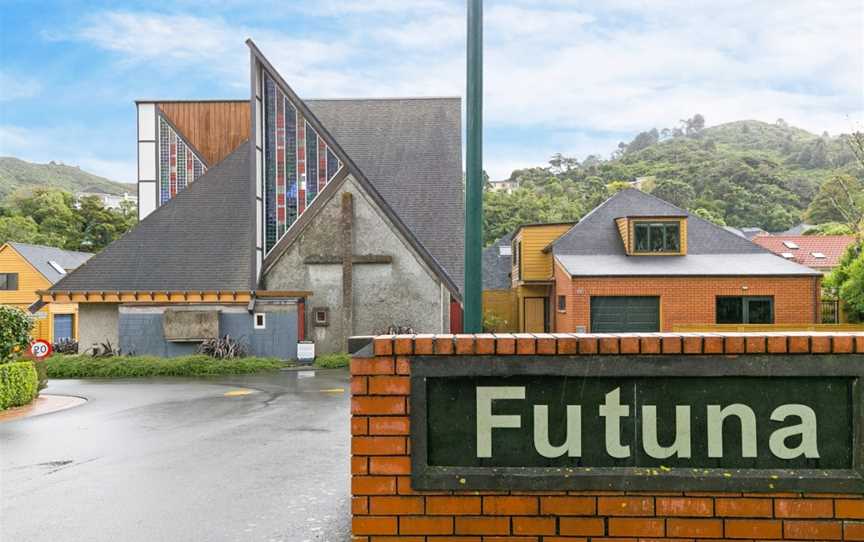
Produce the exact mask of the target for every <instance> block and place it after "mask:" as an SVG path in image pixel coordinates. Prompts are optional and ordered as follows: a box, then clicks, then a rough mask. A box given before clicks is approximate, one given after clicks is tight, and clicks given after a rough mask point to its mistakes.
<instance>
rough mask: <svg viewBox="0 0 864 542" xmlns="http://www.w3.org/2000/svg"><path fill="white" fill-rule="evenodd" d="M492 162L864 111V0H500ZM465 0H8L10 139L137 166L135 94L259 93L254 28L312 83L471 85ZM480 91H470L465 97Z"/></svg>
mask: <svg viewBox="0 0 864 542" xmlns="http://www.w3.org/2000/svg"><path fill="white" fill-rule="evenodd" d="M484 10H485V13H484V40H485V51H484V56H485V65H484V78H485V79H484V87H485V88H484V168H485V169H486V170H487V171H488V172H489V173H490V175H491V177H492V178H493V179H503V178H507V177H508V176H509V175H510V172H511V171H512V170H513V169H516V168H523V167H531V166H539V165H545V164H546V162H547V161H548V159H549V158H550V157H551V156H552V155H553V154H555V153H559V152H560V153H562V154H564V155H566V156H575V157H577V158H580V159H582V158H584V157H585V156H586V155H589V154H600V155H603V156H608V155H609V154H610V153H611V152H612V151H613V150H614V149H615V147H616V146H617V144H618V142H619V141H629V140H630V139H632V138H633V137H634V136H635V134H636V133H638V132H639V131H642V130H646V129H650V128H652V127H657V128H658V129H659V128H663V127H673V126H677V125H678V123H679V122H680V120H681V119H684V118H689V117H691V116H692V115H693V114H695V113H701V114H702V115H704V116H705V118H706V121H707V124H708V125H709V126H710V125H716V124H720V123H723V122H729V121H733V120H742V119H756V120H762V121H765V122H774V121H776V120H777V119H778V118H783V119H784V120H786V122H788V123H789V124H792V125H794V126H799V127H801V128H805V129H807V130H810V131H812V132H816V133H822V132H823V131H828V132H829V133H831V134H837V133H842V132H850V131H852V130H856V129H858V130H860V129H862V123H864V2H860V1H859V0H829V1H823V0H800V1H799V0H724V1H723V2H717V1H716V0H689V1H686V0H603V1H602V2H598V1H596V0H586V1H577V0H497V1H496V0H486V2H485V6H484ZM465 26H466V23H465V2H464V1H450V0H318V1H317V2H311V1H291V0H283V1H281V2H267V1H264V0H259V1H256V2H247V1H239V0H221V1H220V0H201V1H197V2H192V1H186V0H171V1H162V0H149V1H147V2H134V1H132V2H102V1H93V0H90V1H86V2H84V1H72V0H68V1H65V0H61V1H55V2H49V1H45V2H32V1H30V0H27V1H18V0H0V155H2V156H16V157H19V158H22V159H26V160H31V161H36V162H47V161H50V160H55V161H61V162H63V163H66V164H72V165H79V166H81V167H82V168H83V169H85V170H88V171H91V172H93V173H96V174H99V175H102V176H106V177H108V178H111V179H114V180H119V181H126V182H134V181H135V169H136V163H135V160H136V158H135V153H136V138H135V123H136V118H135V106H134V100H136V99H214V98H234V99H247V98H248V96H249V89H248V86H249V55H248V51H247V49H246V45H245V44H244V41H245V39H246V38H252V39H253V40H255V42H256V43H257V44H258V46H259V47H260V48H261V50H262V51H263V52H264V54H265V55H266V56H267V57H268V58H269V59H270V60H271V62H272V63H273V64H274V65H275V66H276V68H277V69H278V70H279V71H280V73H281V74H282V76H283V77H284V79H285V80H286V81H287V82H288V83H289V84H290V85H291V86H292V87H293V88H294V90H295V91H296V92H297V93H298V94H299V95H300V96H301V97H304V98H350V97H394V96H464V95H465ZM463 110H464V103H463Z"/></svg>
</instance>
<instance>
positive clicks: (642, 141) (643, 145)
mask: <svg viewBox="0 0 864 542" xmlns="http://www.w3.org/2000/svg"><path fill="white" fill-rule="evenodd" d="M659 141H660V133H659V132H657V128H651V129H650V130H648V131H647V132H639V134H638V135H637V136H636V137H634V138H633V141H631V142H630V143H629V144H628V145H627V147H626V150H625V151H624V153H625V154H626V153H631V152H638V151H641V150H642V149H647V148H648V147H650V146H651V145H654V144H656V143H657V142H659Z"/></svg>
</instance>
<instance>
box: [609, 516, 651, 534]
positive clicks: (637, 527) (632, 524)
mask: <svg viewBox="0 0 864 542" xmlns="http://www.w3.org/2000/svg"><path fill="white" fill-rule="evenodd" d="M663 534H664V522H663V519H660V518H656V519H655V518H651V519H642V518H610V519H609V536H636V537H647V536H663Z"/></svg>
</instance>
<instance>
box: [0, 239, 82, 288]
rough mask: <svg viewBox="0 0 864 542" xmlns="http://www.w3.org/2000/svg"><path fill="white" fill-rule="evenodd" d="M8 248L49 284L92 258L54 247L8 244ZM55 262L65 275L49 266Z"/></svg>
mask: <svg viewBox="0 0 864 542" xmlns="http://www.w3.org/2000/svg"><path fill="white" fill-rule="evenodd" d="M8 244H9V246H11V247H12V248H13V249H15V251H16V252H18V254H20V255H21V257H22V258H24V259H25V260H27V263H29V264H30V265H32V266H33V267H34V268H35V269H36V270H37V271H39V273H41V274H42V275H43V276H44V277H45V278H46V279H48V280H49V281H50V282H51V284H54V283H55V282H57V281H58V280H60V279H62V278H63V277H64V276H66V273H69V272H71V271H73V270H74V269H77V268H78V267H80V266H81V265H82V264H84V262H86V261H87V260H89V259H90V258H92V257H93V255H92V254H90V253H89V252H75V251H72V250H63V249H59V248H55V247H46V246H42V245H30V244H27V243H16V242H9V243H8ZM51 262H55V263H56V264H57V265H59V266H60V267H61V268H63V270H64V271H65V272H66V273H61V272H60V271H58V270H57V269H55V268H54V266H53V265H51Z"/></svg>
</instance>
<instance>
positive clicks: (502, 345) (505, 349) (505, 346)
mask: <svg viewBox="0 0 864 542" xmlns="http://www.w3.org/2000/svg"><path fill="white" fill-rule="evenodd" d="M495 352H496V353H497V354H499V355H504V356H509V355H513V354H515V353H516V338H515V337H514V336H513V335H511V334H509V333H496V334H495Z"/></svg>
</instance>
